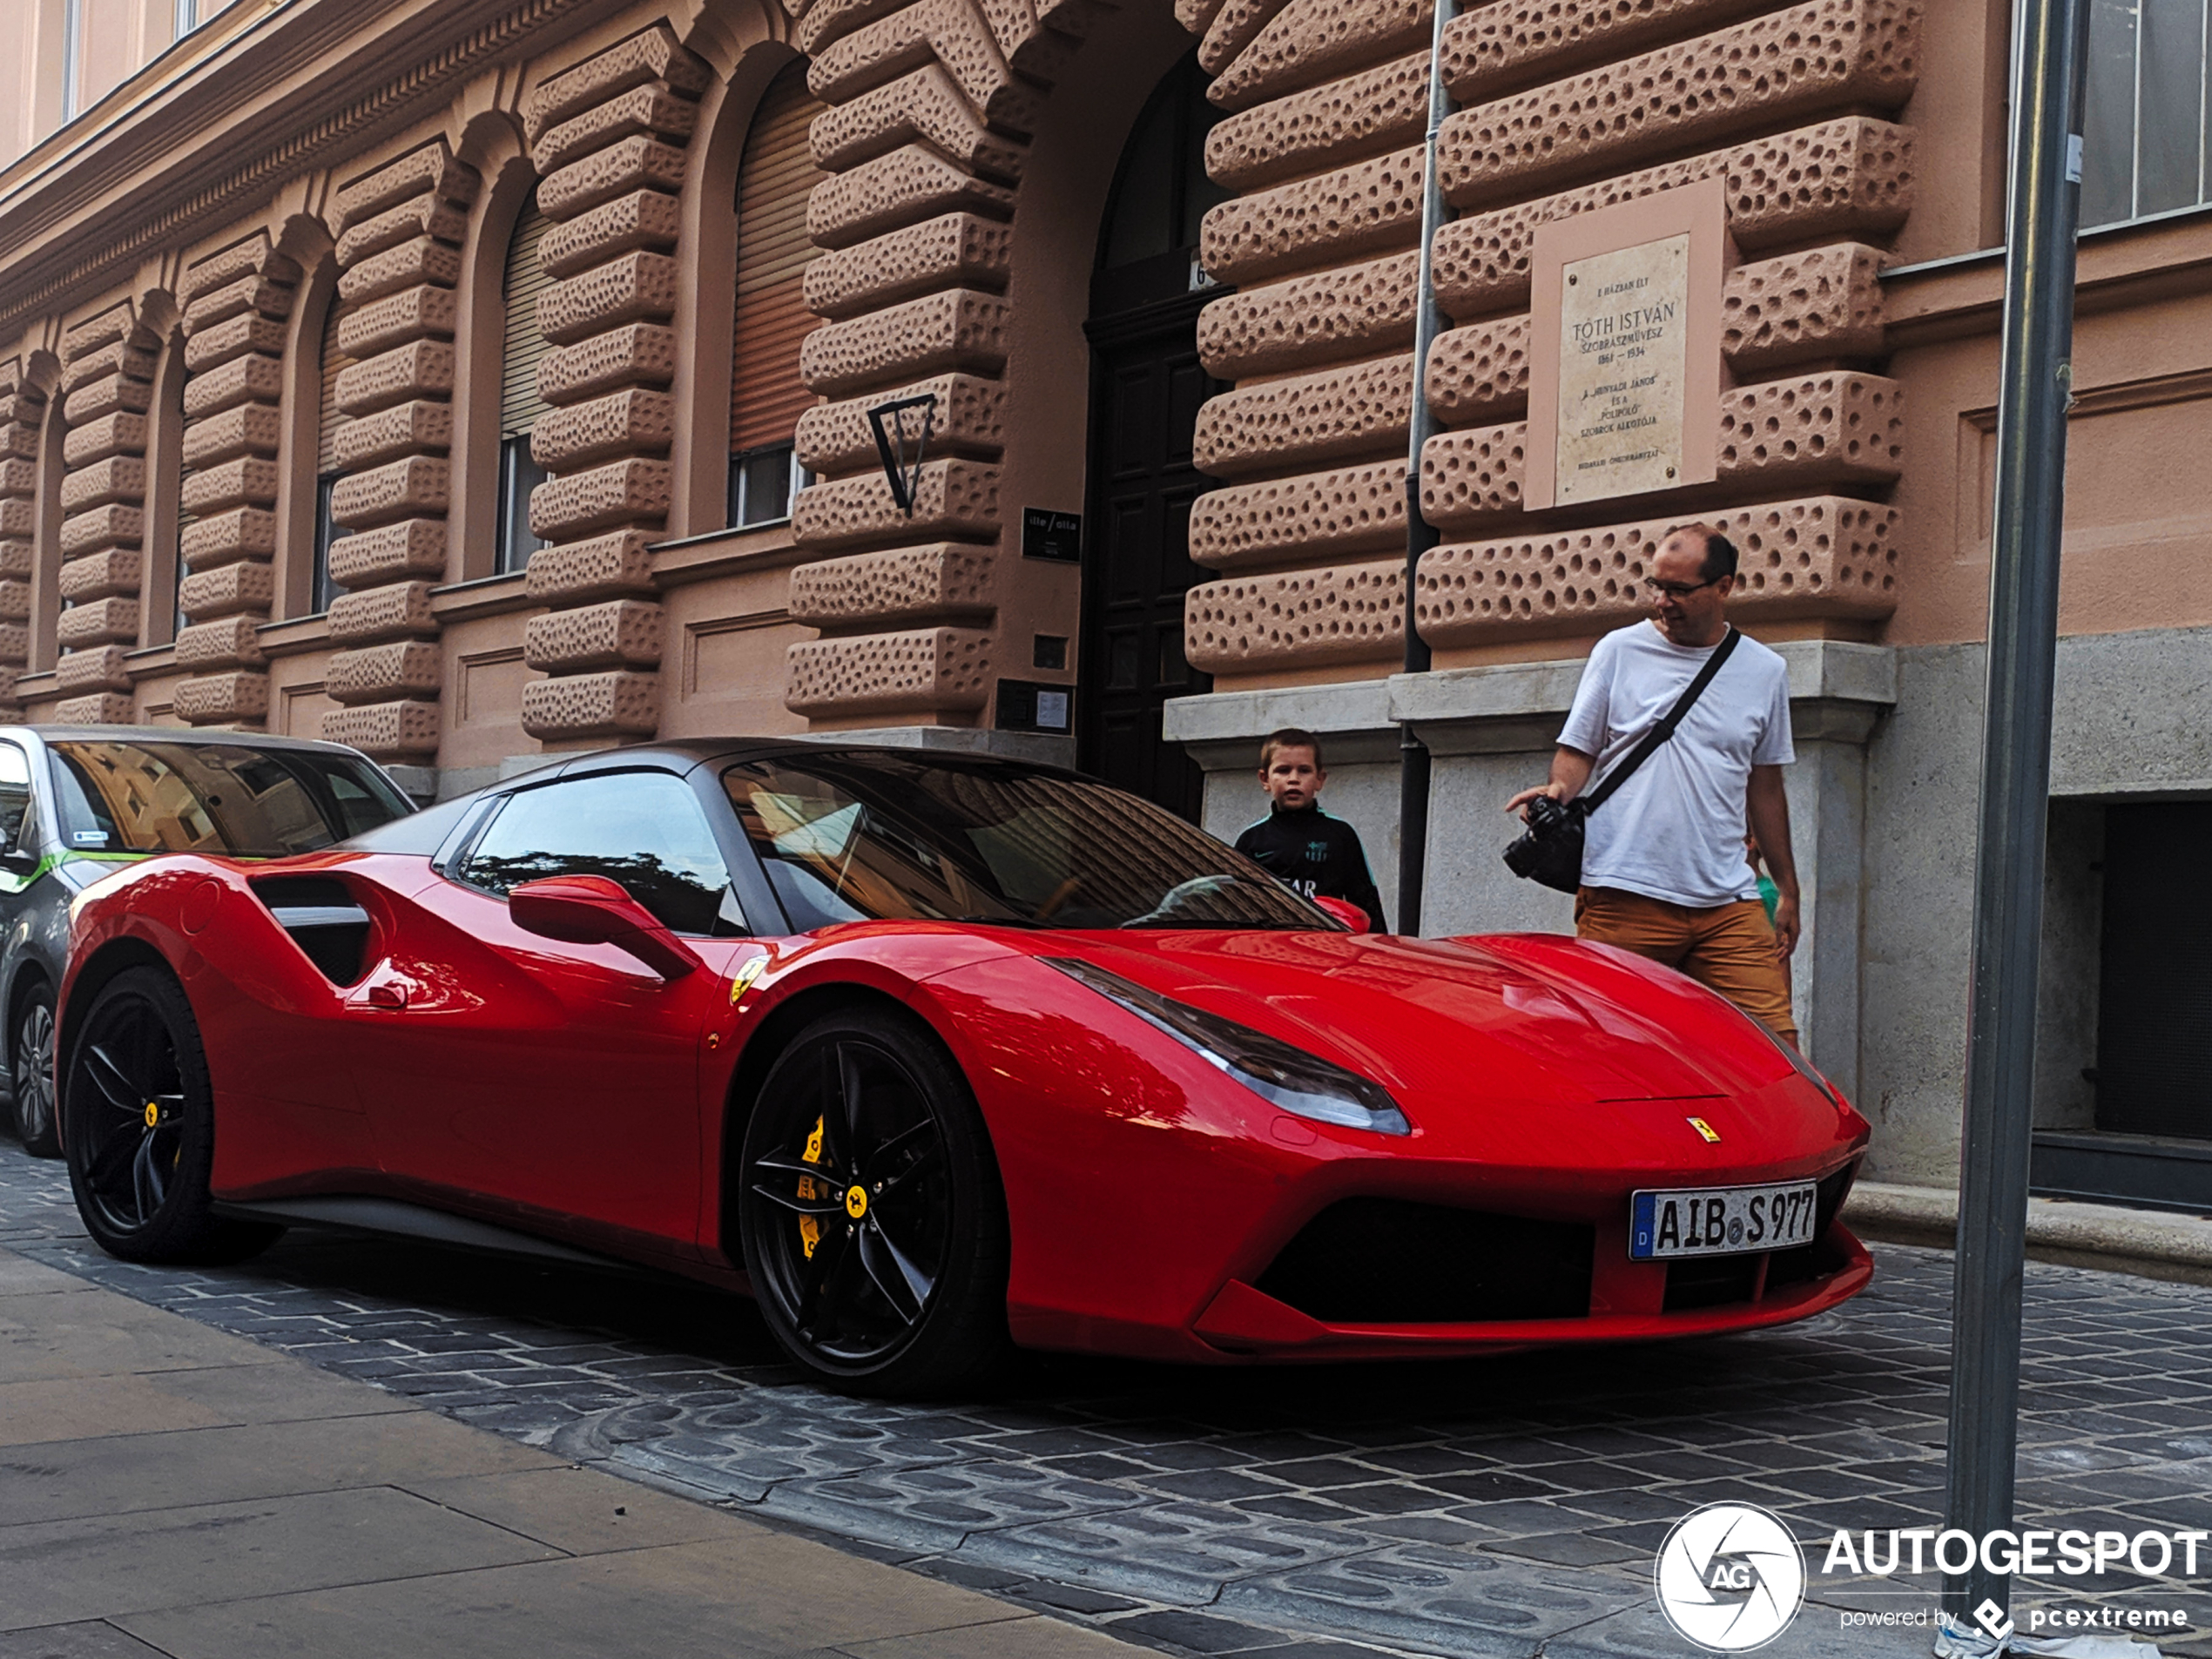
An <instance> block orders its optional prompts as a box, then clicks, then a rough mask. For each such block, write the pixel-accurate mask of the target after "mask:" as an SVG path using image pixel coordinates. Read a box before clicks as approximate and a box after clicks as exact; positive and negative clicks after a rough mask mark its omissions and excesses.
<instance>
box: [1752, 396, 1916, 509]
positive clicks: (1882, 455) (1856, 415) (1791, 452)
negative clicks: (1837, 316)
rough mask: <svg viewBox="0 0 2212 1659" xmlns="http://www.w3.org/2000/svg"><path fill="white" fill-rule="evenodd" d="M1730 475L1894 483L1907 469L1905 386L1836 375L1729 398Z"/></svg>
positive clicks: (1791, 481)
mask: <svg viewBox="0 0 2212 1659" xmlns="http://www.w3.org/2000/svg"><path fill="white" fill-rule="evenodd" d="M1719 453H1720V471H1721V476H1723V478H1743V479H1754V480H1760V481H1771V482H1776V483H1779V484H1783V485H1785V486H1787V487H1791V488H1803V487H1804V486H1806V485H1809V484H1814V483H1887V482H1890V481H1891V480H1892V479H1894V478H1895V477H1897V475H1898V474H1899V473H1900V472H1902V471H1903V470H1904V469H1905V388H1903V387H1902V386H1900V385H1898V382H1897V381H1892V380H1885V379H1884V378H1883V377H1882V376H1881V375H1878V374H1846V373H1829V374H1812V375H1807V376H1805V377H1804V378H1803V379H1797V378H1794V377H1793V378H1791V379H1788V380H1779V381H1765V382H1764V383H1763V384H1761V385H1757V386H1742V387H1737V388H1736V389H1735V390H1733V391H1730V392H1724V393H1723V394H1722V395H1721V438H1720V452H1719Z"/></svg>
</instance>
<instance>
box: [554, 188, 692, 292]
mask: <svg viewBox="0 0 2212 1659" xmlns="http://www.w3.org/2000/svg"><path fill="white" fill-rule="evenodd" d="M680 223H681V214H680V212H679V210H678V206H677V201H676V198H675V197H673V196H664V195H663V194H661V192H659V191H658V190H633V191H631V192H630V194H628V195H627V196H617V197H616V198H615V199H614V200H612V201H610V202H602V203H601V204H600V205H599V206H597V207H595V208H593V209H592V210H591V211H590V212H588V213H579V214H578V215H577V217H576V218H574V219H570V220H569V221H568V222H567V223H566V224H564V225H556V226H553V227H552V228H551V229H550V230H549V231H547V232H546V233H545V239H544V240H543V241H542V242H540V243H539V244H538V245H537V259H538V263H539V264H541V265H543V266H544V267H545V268H546V270H547V271H548V272H550V273H552V274H553V275H554V276H556V277H571V276H576V275H577V274H578V273H582V272H584V271H588V270H590V268H591V267H592V266H595V265H598V264H602V263H604V261H606V260H610V259H612V258H613V257H614V256H615V255H616V254H617V253H631V252H633V251H634V250H637V249H640V248H642V249H645V250H648V251H650V252H652V253H666V252H667V251H668V250H669V249H671V248H672V247H674V246H676V239H677V235H678V227H679V226H680Z"/></svg>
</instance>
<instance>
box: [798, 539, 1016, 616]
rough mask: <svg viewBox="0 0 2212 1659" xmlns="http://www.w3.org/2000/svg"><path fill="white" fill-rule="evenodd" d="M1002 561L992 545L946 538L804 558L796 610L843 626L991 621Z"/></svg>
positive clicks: (801, 614) (800, 569) (799, 574)
mask: <svg viewBox="0 0 2212 1659" xmlns="http://www.w3.org/2000/svg"><path fill="white" fill-rule="evenodd" d="M996 563H997V555H996V553H995V551H994V550H992V549H990V548H988V547H968V546H963V545H962V544H961V543H957V542H939V543H935V544H934V546H930V547H899V548H891V549H887V550H885V551H883V552H880V553H853V554H850V555H848V556H846V557H844V558H841V559H823V560H821V561H819V563H813V564H802V565H800V566H799V567H798V568H797V569H796V570H792V573H791V598H790V601H789V609H790V611H791V617H792V621H793V622H803V623H806V624H810V625H811V626H813V627H816V628H840V629H852V628H856V627H863V626H867V627H877V628H885V627H898V626H901V625H905V624H914V623H918V622H936V621H940V620H944V619H948V618H960V619H963V620H967V619H983V620H988V617H990V615H991V614H992V612H993V611H994V610H996V608H997V607H996V604H995V600H994V599H993V597H992V591H991V577H992V571H993V570H994V568H995V564H996Z"/></svg>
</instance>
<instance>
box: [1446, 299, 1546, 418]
mask: <svg viewBox="0 0 2212 1659" xmlns="http://www.w3.org/2000/svg"><path fill="white" fill-rule="evenodd" d="M1428 406H1429V408H1432V409H1433V410H1435V411H1436V418H1437V419H1438V420H1440V421H1443V422H1444V423H1445V425H1447V426H1466V425H1468V424H1470V423H1471V422H1473V421H1494V420H1496V419H1498V418H1499V417H1500V416H1501V415H1510V414H1513V413H1514V412H1515V411H1517V410H1521V409H1525V408H1527V407H1528V319H1527V318H1526V317H1501V318H1499V319H1497V320H1495V321H1493V322H1478V323H1473V324H1470V325H1469V326H1468V327H1465V328H1452V329H1447V330H1446V331H1445V332H1444V333H1443V334H1439V335H1437V337H1436V342H1435V344H1433V346H1431V347H1429V353H1428Z"/></svg>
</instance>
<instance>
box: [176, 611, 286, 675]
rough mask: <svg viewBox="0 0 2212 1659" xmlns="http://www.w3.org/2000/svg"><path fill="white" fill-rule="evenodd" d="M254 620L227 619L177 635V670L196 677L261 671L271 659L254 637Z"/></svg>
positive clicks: (203, 624) (196, 625) (198, 623)
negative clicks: (231, 671)
mask: <svg viewBox="0 0 2212 1659" xmlns="http://www.w3.org/2000/svg"><path fill="white" fill-rule="evenodd" d="M254 626H255V624H254V618H253V617H223V618H222V619H221V620H220V621H217V622H196V623H194V624H192V626H191V627H189V628H185V629H183V630H180V631H179V633H178V635H177V666H178V667H179V668H188V669H191V670H192V671H194V672H195V673H203V674H204V673H210V672H213V671H218V670H221V669H226V668H259V667H260V666H261V664H263V663H265V662H266V661H267V660H268V659H267V658H265V657H263V656H262V654H261V644H260V639H259V638H258V637H256V635H255V633H254Z"/></svg>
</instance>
